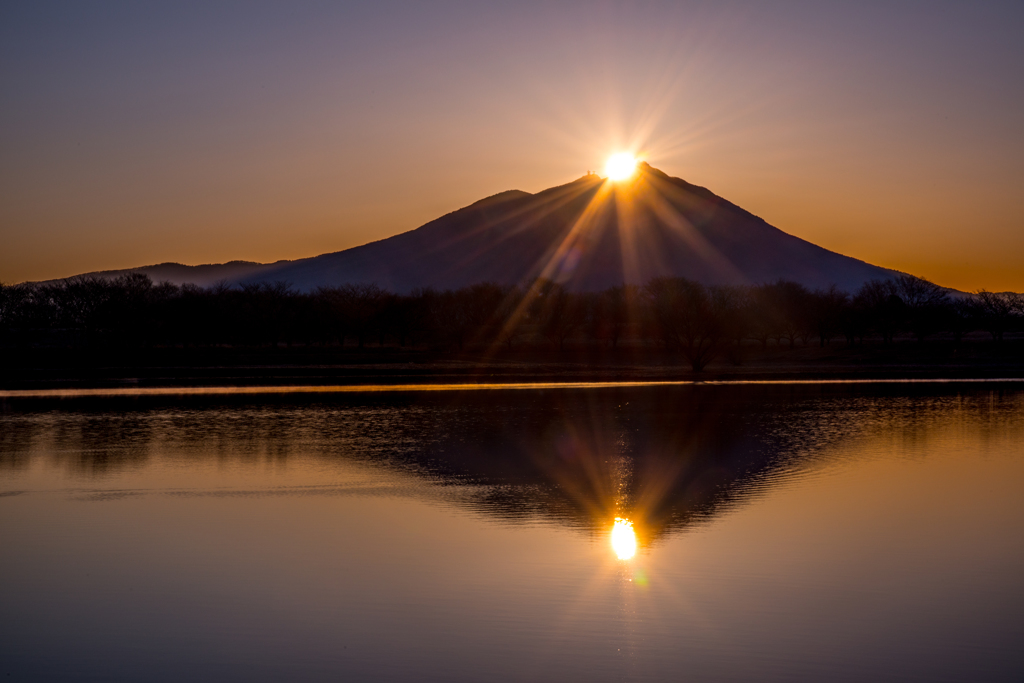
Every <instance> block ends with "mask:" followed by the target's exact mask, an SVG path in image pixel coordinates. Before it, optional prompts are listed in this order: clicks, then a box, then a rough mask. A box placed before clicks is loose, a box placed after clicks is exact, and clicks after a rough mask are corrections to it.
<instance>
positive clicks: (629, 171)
mask: <svg viewBox="0 0 1024 683" xmlns="http://www.w3.org/2000/svg"><path fill="white" fill-rule="evenodd" d="M634 171H636V158H635V157H634V156H633V155H632V154H630V153H629V152H620V153H618V154H613V155H611V156H610V157H608V163H607V164H605V166H604V172H605V175H607V176H608V179H609V180H625V179H626V178H628V177H629V176H631V175H633V172H634Z"/></svg>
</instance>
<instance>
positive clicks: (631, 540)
mask: <svg viewBox="0 0 1024 683" xmlns="http://www.w3.org/2000/svg"><path fill="white" fill-rule="evenodd" d="M612 550H614V551H615V554H616V555H618V557H619V559H620V560H628V559H629V558H631V557H633V556H634V555H636V532H635V531H633V522H631V521H629V520H628V519H623V518H622V517H616V518H615V526H613V527H612Z"/></svg>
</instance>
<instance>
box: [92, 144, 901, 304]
mask: <svg viewBox="0 0 1024 683" xmlns="http://www.w3.org/2000/svg"><path fill="white" fill-rule="evenodd" d="M190 268H191V270H190ZM135 270H138V271H140V272H145V273H147V274H149V275H150V277H152V278H153V279H154V280H157V281H159V280H169V281H171V282H177V283H181V282H186V281H188V282H195V283H196V284H201V285H208V284H212V283H215V282H219V281H222V280H226V281H228V282H231V283H241V284H245V283H252V282H260V281H268V282H275V281H285V282H288V283H290V284H291V285H292V286H293V287H294V288H296V289H298V290H311V289H315V288H316V287H318V286H321V285H341V284H345V283H376V284H377V285H379V286H381V287H383V288H385V289H389V290H392V291H396V292H409V291H411V290H413V289H416V288H421V287H422V288H425V287H434V288H440V289H447V288H457V287H462V286H465V285H470V284H475V283H479V282H496V283H499V284H525V283H528V282H532V281H533V280H534V279H536V278H538V277H547V278H550V279H552V280H555V281H558V282H562V283H564V284H565V285H566V286H567V287H568V288H569V289H573V290H582V291H589V290H598V289H604V288H606V287H609V286H612V285H616V284H622V283H623V282H628V283H636V284H642V283H644V282H647V281H648V280H649V279H651V278H652V277H656V276H664V275H669V276H685V277H688V278H691V279H694V280H699V281H701V282H704V283H706V284H756V283H761V282H770V281H774V280H777V279H780V278H783V279H786V280H793V281H796V282H800V283H802V284H805V285H807V286H809V287H827V286H828V285H830V284H833V283H834V284H837V285H839V286H840V287H843V288H845V289H848V290H854V289H856V288H858V287H859V286H860V285H861V284H862V283H864V282H865V281H867V280H870V279H874V278H879V279H885V278H889V277H892V276H893V275H895V274H896V273H895V271H891V270H888V269H885V268H880V267H878V266H873V265H871V264H868V263H865V262H863V261H859V260H857V259H854V258H850V257H848V256H843V255H842V254H837V253H835V252H832V251H829V250H827V249H823V248H822V247H819V246H816V245H814V244H811V243H810V242H807V241H805V240H802V239H800V238H798V237H794V236H793V235H789V234H787V233H785V232H783V231H781V230H779V229H777V228H775V227H773V226H771V225H769V224H768V223H766V222H765V221H764V220H762V219H760V218H758V217H757V216H755V215H753V214H751V213H749V212H747V211H745V210H743V209H741V208H740V207H738V206H736V205H735V204H732V203H730V202H728V201H726V200H725V199H722V198H721V197H719V196H717V195H715V194H714V193H712V192H710V191H709V190H707V189H705V188H703V187H699V186H696V185H691V184H690V183H687V182H686V181H684V180H681V179H679V178H672V177H669V176H668V175H666V174H664V173H662V172H661V171H659V170H657V169H655V168H652V167H651V166H649V165H647V164H641V165H640V168H639V169H638V172H637V174H636V175H635V176H634V177H633V178H631V179H630V180H628V181H622V182H617V183H613V182H610V181H607V180H604V179H602V178H600V177H599V176H597V175H587V176H584V177H582V178H580V179H578V180H576V181H574V182H571V183H569V184H567V185H562V186H559V187H553V188H550V189H548V190H544V191H543V192H538V193H536V194H530V193H527V192H520V191H518V190H512V191H508V192H503V193H501V194H497V195H494V196H492V197H488V198H486V199H482V200H480V201H478V202H476V203H474V204H471V205H469V206H467V207H465V208H463V209H459V210H458V211H454V212H452V213H450V214H447V215H445V216H442V217H440V218H438V219H436V220H433V221H431V222H429V223H427V224H426V225H423V226H422V227H420V228H417V229H415V230H411V231H409V232H405V233H401V234H399V235H395V236H394V237H390V238H387V239H384V240H380V241H378V242H371V243H369V244H365V245H363V246H360V247H355V248H352V249H346V250H345V251H339V252H335V253H331V254H323V255H321V256H316V257H312V258H306V259H300V260H297V261H280V262H278V263H274V264H266V265H261V264H254V263H247V262H243V261H235V262H232V263H227V264H224V265H222V266H194V267H189V266H179V265H178V264H162V265H160V266H149V267H146V268H139V269H135ZM102 275H107V274H106V273H103V274H102Z"/></svg>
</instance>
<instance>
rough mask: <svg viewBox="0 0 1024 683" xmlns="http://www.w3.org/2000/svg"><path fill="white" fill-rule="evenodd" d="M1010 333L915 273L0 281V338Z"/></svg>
mask: <svg viewBox="0 0 1024 683" xmlns="http://www.w3.org/2000/svg"><path fill="white" fill-rule="evenodd" d="M1021 330H1024V296H1022V295H1020V294H1014V293H1009V292H1005V293H995V292H988V291H985V290H981V291H979V292H976V293H974V294H971V295H967V296H962V295H952V294H951V293H950V292H949V291H948V290H945V289H943V288H942V287H939V286H938V285H935V284H934V283H931V282H929V281H927V280H924V279H922V278H918V277H914V276H912V275H899V276H897V277H895V278H893V279H890V280H872V281H870V282H867V283H865V284H864V285H863V286H862V287H861V288H860V289H859V290H858V291H857V292H854V293H849V292H845V291H842V290H840V289H838V288H837V287H835V286H833V287H830V288H828V289H823V290H822V289H819V290H810V289H808V288H807V287H804V286H803V285H800V284H798V283H796V282H789V281H785V280H780V281H778V282H773V283H767V284H761V285H753V286H707V285H703V284H700V283H698V282H695V281H692V280H688V279H686V278H680V277H660V278H655V279H653V280H651V281H649V282H648V283H647V284H645V285H643V286H634V285H625V286H618V287H611V288H609V289H606V290H605V291H603V292H592V293H578V292H570V291H568V290H566V289H565V288H564V287H562V286H561V285H559V284H557V283H555V282H551V281H546V280H540V281H537V282H536V283H534V284H533V285H532V286H530V287H527V288H523V287H509V286H500V285H495V284H490V283H483V284H478V285H473V286H470V287H464V288H462V289H458V290H446V291H438V290H433V289H424V290H419V291H415V292H413V293H411V294H408V295H400V294H395V293H392V292H388V291H386V290H384V289H381V288H380V287H377V286H376V285H372V284H352V285H344V286H340V287H320V288H319V289H317V290H315V291H312V292H297V291H294V290H293V289H291V288H290V287H289V286H288V285H287V284H286V283H274V284H266V283H261V284H250V285H244V286H241V287H230V286H227V285H226V284H222V285H218V286H214V287H208V288H203V287H197V286H194V285H183V286H176V285H173V284H169V283H159V284H156V283H153V282H152V281H151V280H150V278H149V277H148V276H146V275H144V274H139V273H132V274H127V275H122V276H119V277H117V278H114V279H102V278H87V277H74V278H69V279H66V280H60V281H55V282H50V283H39V284H22V285H13V286H5V285H2V284H0V345H2V346H4V347H8V348H10V347H19V346H53V347H104V346H105V347H146V346H168V345H171V346H180V345H183V346H216V345H234V346H267V345H281V344H285V345H299V344H301V345H310V346H339V345H340V346H346V345H347V346H357V347H360V348H362V347H366V346H381V347H382V346H399V347H424V346H429V347H432V348H439V349H459V350H462V349H466V348H481V347H502V348H513V347H516V346H519V345H523V344H533V345H537V344H543V345H547V346H549V347H550V348H552V349H558V350H565V349H566V348H567V346H570V345H573V346H577V347H578V346H580V345H582V344H589V345H592V346H596V345H601V346H605V347H610V348H615V347H618V346H620V345H621V344H622V343H623V342H625V341H627V340H628V341H629V342H630V343H631V344H633V345H640V346H642V347H652V348H653V347H661V348H664V349H666V350H668V351H672V352H677V353H679V354H680V355H681V356H683V357H684V358H685V359H686V361H688V362H689V363H690V365H691V366H692V367H693V369H694V370H701V369H703V368H704V367H705V366H706V365H707V364H708V363H709V362H711V361H712V360H714V359H715V358H718V357H721V356H723V355H728V354H731V353H733V352H735V351H736V350H737V349H739V348H741V347H743V346H744V345H751V344H759V345H760V346H761V347H762V348H765V347H767V346H768V345H769V344H774V345H779V346H786V345H788V346H790V347H792V346H795V345H797V344H798V343H800V344H804V345H806V344H809V343H818V344H820V345H821V346H825V345H827V344H829V343H832V342H833V340H837V339H840V340H843V341H845V343H847V344H850V345H855V344H864V343H865V340H866V339H871V340H878V341H880V342H881V343H882V344H886V345H888V344H892V343H893V340H894V339H895V338H896V337H897V336H898V335H912V336H913V337H914V338H916V339H917V340H918V341H921V342H924V341H925V340H926V339H928V338H929V337H935V336H937V335H940V334H942V335H946V336H951V337H952V338H953V339H954V340H955V341H956V342H960V341H961V340H962V338H963V336H964V335H966V334H968V333H970V332H973V331H984V332H987V333H988V334H989V335H991V338H992V339H993V340H994V341H996V342H1000V341H1002V340H1003V338H1004V336H1005V335H1007V334H1009V333H1012V332H1016V331H1021Z"/></svg>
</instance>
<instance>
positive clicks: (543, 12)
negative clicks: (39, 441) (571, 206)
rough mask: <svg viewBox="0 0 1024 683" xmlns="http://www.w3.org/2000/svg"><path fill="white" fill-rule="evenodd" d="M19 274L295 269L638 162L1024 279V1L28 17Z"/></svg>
mask: <svg viewBox="0 0 1024 683" xmlns="http://www.w3.org/2000/svg"><path fill="white" fill-rule="evenodd" d="M0 93H2V95H0V97H2V106H0V281H5V282H19V281H23V280H36V279H45V278H56V277H64V276H69V275H73V274H76V273H80V272H85V271H92V270H100V269H113V268H127V267H132V266H141V265H147V264H152V263H159V262H164V261H179V262H182V263H188V264H199V263H213V262H223V261H228V260H233V259H245V260H253V261H264V262H265V261H275V260H278V259H294V258H299V257H304V256H313V255H316V254H320V253H324V252H331V251H338V250H341V249H345V248H347V247H351V246H356V245H358V244H362V243H364V242H367V241H370V240H376V239H380V238H383V237H387V236H390V235H392V234H396V233H399V232H404V231H406V230H410V229H412V228H415V227H418V226H419V225H421V224H423V223H425V222H426V221H428V220H430V219H433V218H436V217H437V216H439V215H442V214H444V213H447V212H449V211H452V210H454V209H457V208H459V207H461V206H464V205H466V204H469V203H471V202H473V201H475V200H477V199H480V198H482V197H484V196H487V195H491V194H494V193H496V192H500V191H502V190H507V189H512V188H517V189H521V190H526V191H529V192H536V191H538V190H542V189H544V188H547V187H550V186H552V185H556V184H560V183H564V182H568V181H571V180H573V179H575V178H577V177H578V176H581V175H583V174H584V173H585V172H586V171H587V170H588V169H589V170H600V169H602V167H603V164H604V159H605V158H606V157H607V156H608V155H609V154H610V153H612V152H613V151H618V150H620V149H633V150H635V151H636V152H638V153H640V154H641V155H642V156H643V157H644V158H645V159H647V160H648V161H649V162H650V163H651V164H652V165H654V166H656V167H658V168H660V169H662V170H663V171H665V172H666V173H669V174H670V175H674V176H679V177H682V178H684V179H686V180H688V181H690V182H692V183H696V184H698V185H703V186H705V187H708V188H709V189H711V190H712V191H714V192H716V193H717V194H719V195H721V196H723V197H725V198H727V199H729V200H730V201H733V202H735V203H736V204H739V205H740V206H742V207H744V208H746V209H748V210H749V211H751V212H753V213H755V214H757V215H759V216H761V217H762V218H764V219H765V220H767V221H768V222H769V223H772V224H773V225H775V226H777V227H779V228H781V229H783V230H785V231H787V232H790V233H792V234H795V235H798V236H800V237H802V238H804V239H807V240H810V241H812V242H814V243H816V244H819V245H821V246H824V247H826V248H829V249H833V250H835V251H839V252H842V253H844V254H847V255H850V256H854V257H857V258H860V259H863V260H866V261H869V262H871V263H875V264H878V265H881V266H887V267H890V268H897V269H899V270H904V271H907V272H911V273H914V274H917V275H920V276H923V277H927V278H930V279H933V280H935V281H937V282H939V283H940V284H944V285H947V286H952V287H956V288H960V289H965V290H975V289H978V288H987V289H991V290H1006V289H1014V290H1018V291H1024V3H1022V2H1021V1H1020V0H1014V1H1012V2H984V3H969V2H955V3H954V2H937V1H933V2H849V3H838V2H833V3H821V2H775V3H767V2H713V3H712V2H692V3H687V2H670V3H628V4H626V3H607V2H605V3H602V2H593V3H570V2H562V3H547V2H542V3H535V4H530V3H525V2H523V3H520V2H516V3H511V2H496V3H485V2H432V3H422V2H419V3H408V4H402V3H384V2H367V3H355V2H353V3H333V2H332V3H329V2H322V3H303V4H301V5H300V4H298V3H259V2H238V3H230V2H210V1H207V2H202V3H198V2H197V3H182V2H174V3H164V4H159V3H133V2H123V3H104V2H88V3H84V2H68V3H47V2H21V3H18V2H7V3H3V5H2V6H0Z"/></svg>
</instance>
